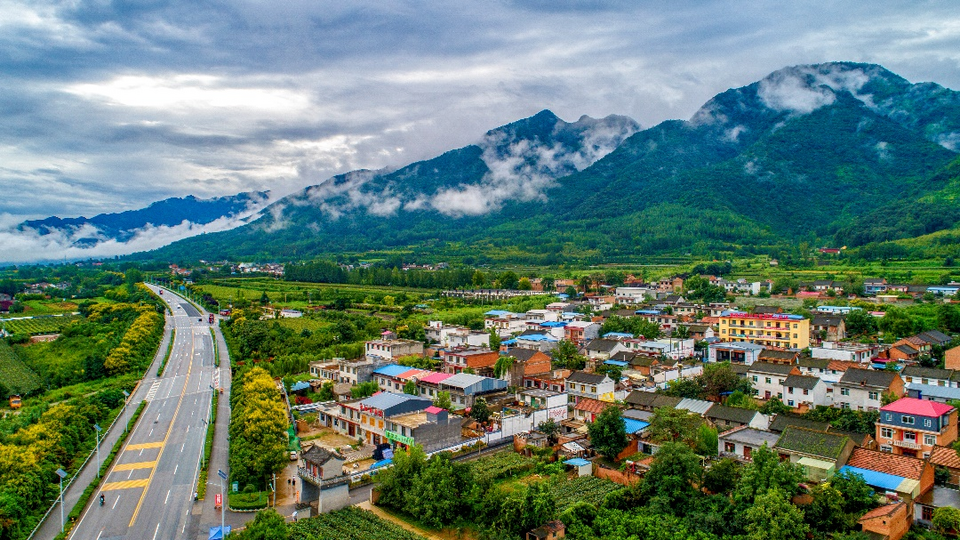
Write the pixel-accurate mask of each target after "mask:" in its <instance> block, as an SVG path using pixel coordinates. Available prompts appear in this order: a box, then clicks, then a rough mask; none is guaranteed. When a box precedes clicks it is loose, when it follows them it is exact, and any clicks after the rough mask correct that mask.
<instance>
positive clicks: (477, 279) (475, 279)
mask: <svg viewBox="0 0 960 540" xmlns="http://www.w3.org/2000/svg"><path fill="white" fill-rule="evenodd" d="M470 283H471V285H473V287H474V288H476V289H482V288H483V286H484V285H486V284H487V276H485V275H483V272H481V271H479V270H474V271H473V276H472V277H471V278H470Z"/></svg>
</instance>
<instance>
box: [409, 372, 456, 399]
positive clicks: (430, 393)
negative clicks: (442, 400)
mask: <svg viewBox="0 0 960 540" xmlns="http://www.w3.org/2000/svg"><path fill="white" fill-rule="evenodd" d="M450 377H453V375H452V374H450V373H436V372H433V373H430V374H428V375H424V376H422V377H420V379H419V380H418V381H417V391H418V392H419V393H420V395H421V396H424V397H426V398H429V399H431V400H434V399H436V398H437V394H439V393H440V383H441V382H443V381H445V380H447V379H449V378H450Z"/></svg>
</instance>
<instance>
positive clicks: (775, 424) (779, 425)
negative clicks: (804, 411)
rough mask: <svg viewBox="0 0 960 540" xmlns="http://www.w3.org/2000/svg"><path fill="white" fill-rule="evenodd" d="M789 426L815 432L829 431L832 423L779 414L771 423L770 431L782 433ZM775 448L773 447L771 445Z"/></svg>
mask: <svg viewBox="0 0 960 540" xmlns="http://www.w3.org/2000/svg"><path fill="white" fill-rule="evenodd" d="M788 426H793V427H801V428H804V429H812V430H814V431H829V429H830V422H816V421H814V420H808V419H806V418H804V417H802V416H794V415H792V414H778V415H777V416H776V417H774V419H773V421H772V422H770V428H769V429H770V431H773V432H776V433H781V432H783V430H784V429H786V428H787V427H788ZM770 446H773V445H770Z"/></svg>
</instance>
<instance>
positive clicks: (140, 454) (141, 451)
mask: <svg viewBox="0 0 960 540" xmlns="http://www.w3.org/2000/svg"><path fill="white" fill-rule="evenodd" d="M137 455H138V456H142V455H143V448H141V449H140V453H139V454H137Z"/></svg>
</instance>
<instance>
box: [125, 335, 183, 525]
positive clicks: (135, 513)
mask: <svg viewBox="0 0 960 540" xmlns="http://www.w3.org/2000/svg"><path fill="white" fill-rule="evenodd" d="M174 339H176V338H174ZM190 339H191V343H190V361H189V362H188V363H187V376H186V378H185V379H184V380H183V390H181V391H180V399H179V400H177V408H176V410H174V411H173V418H172V419H171V420H170V426H169V427H168V428H167V433H166V434H165V435H164V436H163V441H162V442H161V443H160V453H158V454H157V463H160V457H161V456H163V450H164V449H165V448H166V444H167V439H169V438H170V432H171V431H173V425H174V424H175V423H176V422H177V415H179V414H180V406H181V405H183V396H185V395H186V394H187V387H188V386H189V384H190V372H191V371H193V357H194V352H196V347H197V340H196V337H195V336H194V333H193V331H192V330H191V331H190ZM155 472H157V468H156V467H154V468H152V469H150V476H148V477H147V479H146V484H145V486H146V487H144V489H143V493H141V494H140V500H139V501H138V502H137V507H136V509H134V511H133V517H131V518H130V525H129V527H130V528H131V529H132V528H133V524H134V523H136V522H137V516H138V515H140V507H141V506H143V499H144V498H145V497H146V496H147V491H149V490H150V483H151V482H152V481H153V473H155Z"/></svg>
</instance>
